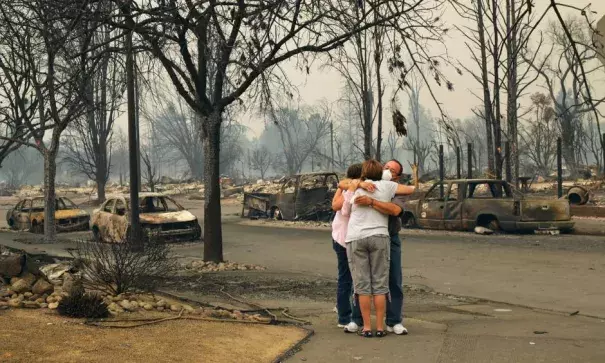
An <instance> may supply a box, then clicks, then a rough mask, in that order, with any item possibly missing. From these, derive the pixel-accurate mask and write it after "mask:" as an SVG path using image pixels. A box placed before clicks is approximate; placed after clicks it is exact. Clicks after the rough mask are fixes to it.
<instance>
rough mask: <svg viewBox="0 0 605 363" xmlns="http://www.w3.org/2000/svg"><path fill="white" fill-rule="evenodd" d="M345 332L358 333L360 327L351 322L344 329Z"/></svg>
mask: <svg viewBox="0 0 605 363" xmlns="http://www.w3.org/2000/svg"><path fill="white" fill-rule="evenodd" d="M344 330H345V333H357V331H358V330H359V326H357V324H355V323H354V322H350V323H349V324H347V325H346V326H345V327H344Z"/></svg>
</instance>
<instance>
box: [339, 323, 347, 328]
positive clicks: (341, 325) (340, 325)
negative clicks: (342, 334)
mask: <svg viewBox="0 0 605 363" xmlns="http://www.w3.org/2000/svg"><path fill="white" fill-rule="evenodd" d="M337 327H339V328H340V329H343V328H346V327H347V326H346V325H344V324H338V325H337Z"/></svg>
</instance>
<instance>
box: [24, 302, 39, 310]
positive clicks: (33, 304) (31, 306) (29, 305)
mask: <svg viewBox="0 0 605 363" xmlns="http://www.w3.org/2000/svg"><path fill="white" fill-rule="evenodd" d="M23 307H24V308H28V309H39V308H40V304H38V303H37V302H35V301H24V302H23Z"/></svg>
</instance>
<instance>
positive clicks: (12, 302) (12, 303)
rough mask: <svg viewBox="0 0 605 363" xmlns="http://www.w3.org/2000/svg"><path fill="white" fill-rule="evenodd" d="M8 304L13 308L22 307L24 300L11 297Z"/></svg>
mask: <svg viewBox="0 0 605 363" xmlns="http://www.w3.org/2000/svg"><path fill="white" fill-rule="evenodd" d="M8 306H10V307H11V308H20V307H21V306H23V301H21V300H19V299H10V300H9V301H8Z"/></svg>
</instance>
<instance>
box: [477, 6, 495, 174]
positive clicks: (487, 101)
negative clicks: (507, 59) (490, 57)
mask: <svg viewBox="0 0 605 363" xmlns="http://www.w3.org/2000/svg"><path fill="white" fill-rule="evenodd" d="M483 16H484V14H483V0H479V1H477V26H478V31H479V43H480V47H481V83H482V87H483V107H484V110H483V116H484V120H485V129H486V136H487V138H486V139H487V140H486V142H487V169H488V171H487V172H488V173H489V174H492V173H493V172H494V170H495V169H494V139H493V134H492V120H493V115H494V113H493V110H492V101H491V96H490V90H489V79H488V72H489V70H488V69H487V52H486V49H487V43H486V41H485V24H484V21H483ZM475 165H478V164H475Z"/></svg>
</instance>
